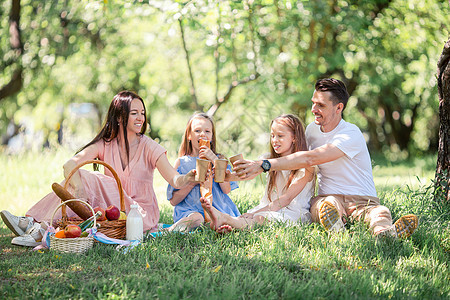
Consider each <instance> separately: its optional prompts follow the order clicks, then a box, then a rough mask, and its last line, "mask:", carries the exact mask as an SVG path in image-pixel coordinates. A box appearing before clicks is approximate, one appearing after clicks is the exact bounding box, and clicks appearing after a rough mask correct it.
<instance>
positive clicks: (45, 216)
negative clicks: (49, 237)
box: [26, 136, 166, 231]
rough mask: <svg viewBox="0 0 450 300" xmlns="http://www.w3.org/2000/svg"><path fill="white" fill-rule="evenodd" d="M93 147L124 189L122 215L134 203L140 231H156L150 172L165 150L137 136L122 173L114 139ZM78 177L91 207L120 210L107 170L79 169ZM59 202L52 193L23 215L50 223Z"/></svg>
mask: <svg viewBox="0 0 450 300" xmlns="http://www.w3.org/2000/svg"><path fill="white" fill-rule="evenodd" d="M97 146H98V148H99V153H100V154H99V159H100V160H103V161H104V162H106V163H107V164H109V165H110V166H111V167H113V168H114V170H115V171H116V173H117V175H118V177H119V178H120V181H121V183H122V187H123V190H124V199H125V209H126V212H127V213H128V211H129V210H130V205H131V204H133V203H135V204H138V205H139V207H140V212H141V214H142V218H143V220H144V231H147V230H152V231H154V230H156V229H157V224H158V221H159V208H158V201H157V199H156V195H155V192H154V190H153V173H154V170H155V168H156V162H157V161H158V159H159V157H160V156H161V155H163V154H165V153H166V150H165V149H164V148H163V147H162V146H161V145H159V144H158V143H157V142H155V141H154V140H152V139H151V138H149V137H147V136H141V138H140V141H139V145H138V150H137V152H136V154H135V156H134V157H132V158H130V163H129V164H128V166H127V167H126V168H125V170H124V169H123V168H122V162H121V160H120V154H119V145H118V142H117V139H114V140H112V141H111V142H104V141H99V142H98V143H97ZM80 176H81V180H82V182H83V185H84V189H85V191H86V196H87V198H88V199H87V200H88V202H89V204H91V205H92V207H96V206H100V207H102V208H107V207H108V206H109V205H115V206H117V207H118V208H119V209H120V197H119V191H118V188H117V183H116V180H115V179H114V177H113V175H112V173H111V172H110V171H109V170H108V169H107V168H105V174H102V173H99V172H93V171H87V170H80ZM63 183H64V182H63ZM63 183H62V184H63ZM60 203H61V200H60V199H59V198H58V196H56V194H55V193H53V192H52V193H50V194H48V195H47V196H45V197H44V198H43V199H42V200H40V201H39V202H38V203H36V204H35V205H34V206H33V207H31V208H30V210H28V212H27V213H26V215H27V216H32V217H33V218H34V219H35V220H36V221H38V222H41V221H50V220H51V218H52V215H53V212H54V210H55V208H56V207H57V206H58V205H59V204H60ZM67 215H68V217H73V216H75V213H74V212H72V211H71V210H70V209H67ZM60 218H61V209H58V211H57V213H56V214H55V217H54V219H55V220H57V219H60Z"/></svg>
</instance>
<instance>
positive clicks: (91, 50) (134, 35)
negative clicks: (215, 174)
mask: <svg viewBox="0 0 450 300" xmlns="http://www.w3.org/2000/svg"><path fill="white" fill-rule="evenodd" d="M17 3H19V4H20V7H21V11H20V26H19V29H20V38H21V42H22V45H23V50H22V51H20V50H19V51H18V50H17V49H21V48H20V47H19V48H18V47H17V46H14V45H13V43H12V42H10V40H7V39H5V38H2V39H1V40H0V54H1V55H2V57H3V59H2V68H1V69H2V71H1V73H0V88H4V87H5V86H7V84H8V83H9V82H10V80H11V78H13V76H14V74H15V72H16V70H21V72H22V78H23V86H21V87H20V88H19V89H18V90H17V91H16V92H15V93H13V94H9V95H8V96H7V97H3V98H2V97H1V96H0V101H1V102H0V105H1V110H0V114H1V115H0V119H1V121H0V122H2V123H1V126H0V128H3V134H4V133H5V132H6V128H7V126H6V125H7V124H8V123H11V124H15V125H16V128H18V126H19V125H21V126H27V125H25V123H26V122H25V121H24V120H26V119H27V118H29V117H30V116H35V118H34V119H35V120H34V123H35V124H37V125H36V127H37V128H41V129H45V130H47V132H48V134H47V136H48V137H49V138H50V139H51V138H52V136H51V134H52V133H53V132H55V130H56V129H58V128H61V124H62V123H61V121H62V120H64V119H67V115H68V108H67V107H68V104H70V103H85V102H88V103H92V105H93V106H94V107H96V109H97V113H98V116H99V117H98V120H101V119H102V116H103V114H104V113H105V111H106V109H107V105H108V103H109V101H110V99H111V98H112V96H113V95H114V94H115V93H116V92H118V91H119V90H121V89H132V90H135V91H137V92H138V93H139V94H140V95H141V96H142V97H143V98H144V99H145V100H146V103H147V106H148V108H149V117H150V121H151V128H152V132H151V135H152V137H158V138H160V139H163V140H166V141H167V143H168V146H169V147H176V144H178V143H179V140H180V136H181V134H182V132H183V127H184V125H185V122H186V121H187V119H188V116H189V115H190V114H192V113H193V112H194V111H195V110H203V111H208V112H209V113H210V114H213V115H214V116H215V118H216V120H217V121H220V122H218V132H219V133H220V138H221V140H222V141H223V145H224V146H225V147H229V148H228V149H226V150H227V151H251V150H254V149H256V150H257V151H258V152H261V151H259V149H260V148H261V147H264V145H266V144H267V135H266V134H265V133H266V132H267V131H268V124H269V121H270V119H272V118H273V117H275V116H276V115H277V114H280V113H283V112H293V113H296V114H298V115H300V116H301V118H302V119H303V120H304V122H305V123H307V122H308V121H310V120H311V119H310V113H309V108H310V104H309V103H310V98H311V95H312V90H313V85H314V82H315V81H316V80H317V79H318V78H322V77H331V76H333V77H337V78H340V79H342V80H343V81H344V82H346V84H347V86H348V88H349V91H350V92H351V98H350V102H349V105H348V107H347V109H346V111H345V113H344V117H345V118H346V119H347V120H349V121H351V122H354V123H356V124H357V125H358V126H360V127H361V128H362V129H363V131H364V132H365V134H366V136H367V140H368V143H369V146H370V147H371V149H373V150H377V151H387V152H386V153H390V155H391V156H390V158H391V159H395V158H403V157H405V156H407V155H408V154H412V153H415V154H417V153H421V152H426V151H432V150H433V149H435V148H436V147H437V144H438V134H437V132H438V130H437V129H438V126H439V124H438V120H437V118H435V117H434V116H435V115H436V111H437V110H436V108H437V106H438V97H437V91H436V78H435V67H433V66H435V65H436V63H437V59H438V57H439V53H440V47H441V45H442V42H443V41H445V40H446V39H447V38H448V36H449V30H448V28H447V24H450V17H449V16H450V14H449V7H448V4H447V3H446V1H437V0H433V1H418V0H407V1H403V0H394V1H387V0H373V1H353V0H345V1H344V0H317V1H280V0H273V1H264V0H262V1H251V0H250V1H219V0H209V1H207V0H196V1H171V0H166V1H147V2H145V1H136V2H134V3H130V2H128V1H105V2H103V1H81V2H80V1H70V0H66V1H46V2H42V1H29V0H22V1H20V2H19V1H18V0H11V1H5V2H3V4H1V5H0V13H1V15H6V14H8V15H12V12H13V11H14V5H15V4H17ZM105 3H106V4H105ZM10 19H11V17H10ZM1 22H2V26H1V29H0V30H1V36H2V37H6V36H8V37H12V36H11V35H10V32H11V31H10V27H11V22H10V21H9V20H8V19H7V18H2V21H1ZM11 40H12V39H11ZM42 116H45V118H42ZM55 116H56V117H55ZM38 119H39V120H43V121H40V122H38V121H37V120H38ZM67 126H70V124H68V122H66V127H67ZM74 130H75V129H74ZM55 138H56V135H54V137H53V139H55Z"/></svg>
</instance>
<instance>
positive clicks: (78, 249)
mask: <svg viewBox="0 0 450 300" xmlns="http://www.w3.org/2000/svg"><path fill="white" fill-rule="evenodd" d="M74 201H78V202H81V203H83V204H84V205H86V206H87V207H89V208H90V210H91V211H92V213H93V214H94V209H93V208H92V206H90V205H89V204H88V203H87V202H85V201H83V200H80V199H71V200H67V201H65V202H64V203H61V204H60V205H58V207H56V209H55V211H54V212H53V216H52V223H51V224H53V217H54V216H55V213H56V211H57V210H58V209H59V208H60V207H61V206H63V207H65V205H66V204H67V203H70V202H74ZM96 225H97V220H96V218H95V215H94V216H93V217H91V218H90V219H88V220H86V221H84V222H83V223H81V224H80V225H76V224H68V225H66V226H65V227H64V229H61V230H59V231H57V232H56V233H55V234H54V235H53V234H52V235H50V247H49V248H50V249H52V250H56V251H59V252H66V253H83V252H85V251H87V250H89V249H90V248H92V245H94V237H93V236H88V232H87V231H86V229H88V228H91V227H95V226H96Z"/></svg>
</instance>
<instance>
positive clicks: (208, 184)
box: [200, 171, 212, 189]
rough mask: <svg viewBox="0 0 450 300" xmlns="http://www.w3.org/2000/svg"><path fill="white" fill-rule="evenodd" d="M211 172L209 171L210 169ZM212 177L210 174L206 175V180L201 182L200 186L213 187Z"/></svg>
mask: <svg viewBox="0 0 450 300" xmlns="http://www.w3.org/2000/svg"><path fill="white" fill-rule="evenodd" d="M208 172H209V171H208ZM211 180H212V177H211V176H209V174H208V175H207V176H206V180H205V181H203V182H201V183H200V186H202V187H204V188H206V189H209V188H210V187H211Z"/></svg>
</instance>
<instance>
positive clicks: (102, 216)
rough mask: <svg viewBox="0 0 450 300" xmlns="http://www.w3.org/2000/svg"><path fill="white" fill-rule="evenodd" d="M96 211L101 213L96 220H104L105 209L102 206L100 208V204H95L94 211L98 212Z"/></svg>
mask: <svg viewBox="0 0 450 300" xmlns="http://www.w3.org/2000/svg"><path fill="white" fill-rule="evenodd" d="M98 211H100V212H101V213H102V215H101V216H100V217H98V218H97V221H105V220H106V213H105V210H104V209H103V208H101V207H100V206H97V207H95V208H94V212H98Z"/></svg>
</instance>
